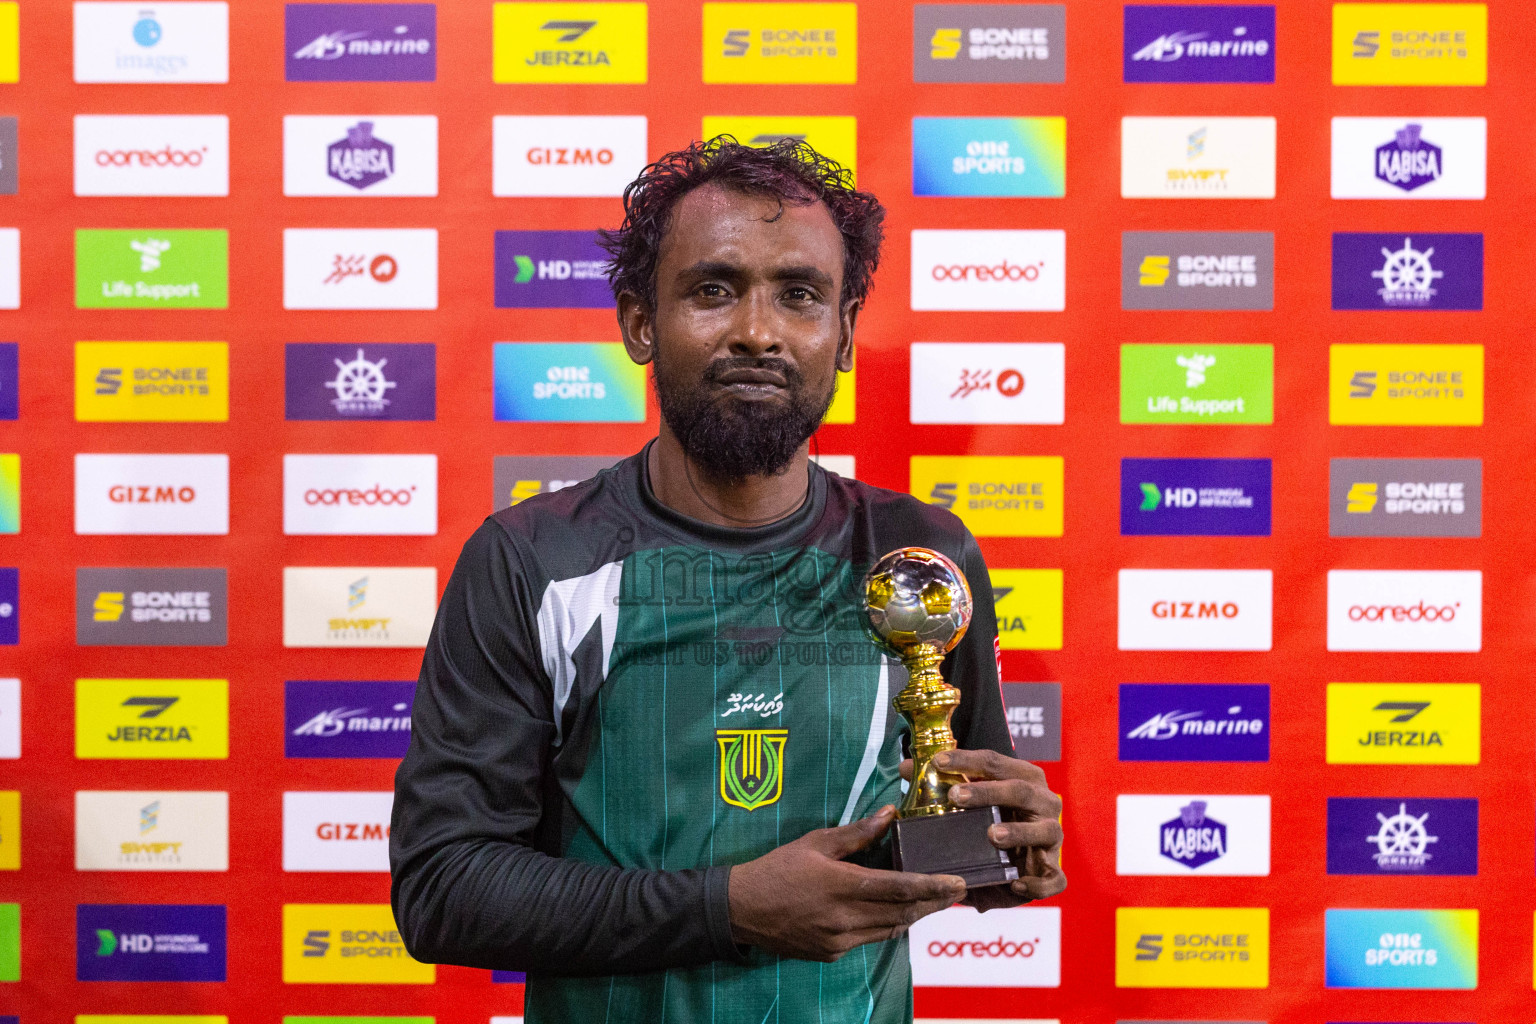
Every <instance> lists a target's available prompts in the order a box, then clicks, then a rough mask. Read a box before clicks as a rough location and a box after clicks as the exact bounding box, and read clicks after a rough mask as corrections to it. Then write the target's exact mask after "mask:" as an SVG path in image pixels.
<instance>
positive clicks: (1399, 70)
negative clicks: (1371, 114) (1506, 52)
mask: <svg viewBox="0 0 1536 1024" xmlns="http://www.w3.org/2000/svg"><path fill="white" fill-rule="evenodd" d="M1333 84H1334V85H1487V84H1488V6H1487V5H1486V4H1467V3H1458V4H1447V3H1409V4H1401V3H1339V4H1334V5H1333Z"/></svg>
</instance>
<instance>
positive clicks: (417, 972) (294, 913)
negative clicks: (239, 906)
mask: <svg viewBox="0 0 1536 1024" xmlns="http://www.w3.org/2000/svg"><path fill="white" fill-rule="evenodd" d="M436 977H437V969H436V968H435V967H433V965H431V964H424V963H420V962H419V961H417V960H415V959H413V958H412V957H411V955H410V953H408V952H406V949H405V943H404V942H402V941H401V939H400V931H399V929H398V928H396V926H395V915H394V911H392V910H391V909H390V907H389V904H388V903H286V904H284V905H283V981H284V983H286V984H290V985H293V984H341V985H430V984H432V983H433V981H434V980H436Z"/></svg>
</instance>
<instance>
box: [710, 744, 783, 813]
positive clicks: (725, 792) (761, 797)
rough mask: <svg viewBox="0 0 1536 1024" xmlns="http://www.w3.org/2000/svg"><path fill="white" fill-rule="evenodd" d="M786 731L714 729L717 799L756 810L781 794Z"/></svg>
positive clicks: (776, 800)
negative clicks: (718, 766)
mask: <svg viewBox="0 0 1536 1024" xmlns="http://www.w3.org/2000/svg"><path fill="white" fill-rule="evenodd" d="M788 740H789V730H788V729H716V730H715V742H716V743H717V744H718V745H719V747H720V799H722V800H724V801H725V802H726V803H728V804H730V805H731V806H732V807H740V808H742V809H743V810H747V811H755V810H757V809H758V808H759V807H766V806H768V805H769V804H772V803H777V802H778V799H779V797H780V796H781V795H782V794H783V792H784V747H785V744H786V743H787V742H788Z"/></svg>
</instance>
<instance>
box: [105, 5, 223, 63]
mask: <svg viewBox="0 0 1536 1024" xmlns="http://www.w3.org/2000/svg"><path fill="white" fill-rule="evenodd" d="M74 9H75V10H74V13H75V81H76V82H78V83H94V82H228V81H229V4H227V3H209V2H203V0H195V2H187V3H166V4H145V5H140V4H132V3H97V2H82V3H76V4H75V5H74Z"/></svg>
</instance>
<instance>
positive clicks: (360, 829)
mask: <svg viewBox="0 0 1536 1024" xmlns="http://www.w3.org/2000/svg"><path fill="white" fill-rule="evenodd" d="M394 799H395V794H394V791H393V790H388V791H385V792H382V793H359V792H329V793H325V792H287V793H284V794H283V870H284V871H388V870H389V814H390V808H391V807H392V806H393V804H394Z"/></svg>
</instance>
